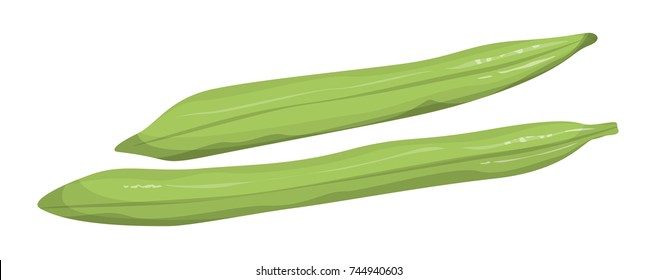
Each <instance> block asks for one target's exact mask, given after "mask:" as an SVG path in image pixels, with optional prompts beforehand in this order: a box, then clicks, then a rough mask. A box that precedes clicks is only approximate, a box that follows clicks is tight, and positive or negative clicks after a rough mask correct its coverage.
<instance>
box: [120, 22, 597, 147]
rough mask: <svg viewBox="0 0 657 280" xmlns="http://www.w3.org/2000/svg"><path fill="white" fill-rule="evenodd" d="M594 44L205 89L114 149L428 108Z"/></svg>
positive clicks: (250, 143) (485, 52)
mask: <svg viewBox="0 0 657 280" xmlns="http://www.w3.org/2000/svg"><path fill="white" fill-rule="evenodd" d="M595 40H596V36H595V35H593V34H590V33H587V34H579V35H572V36H565V37H557V38H549V39H538V40H526V41H515V42H505V43H497V44H491V45H486V46H481V47H477V48H473V49H469V50H465V51H461V52H458V53H454V54H450V55H447V56H443V57H439V58H434V59H429V60H424V61H419V62H414V63H408V64H400V65H392V66H385V67H376V68H369V69H361V70H352V71H344V72H335V73H328V74H319V75H310V76H303V77H294V78H286V79H278V80H271V81H263V82H255V83H248V84H242V85H234V86H228V87H223V88H218V89H213V90H209V91H205V92H201V93H199V94H196V95H193V96H191V97H189V98H187V99H185V100H183V101H181V102H180V103H178V104H176V105H174V106H173V107H172V108H170V109H169V110H168V111H166V112H165V113H164V114H163V115H162V116H160V117H159V118H158V119H157V120H156V121H155V122H154V123H152V124H151V125H150V126H148V127H147V128H146V129H144V130H143V131H142V132H140V133H138V134H136V135H134V136H132V137H130V138H129V139H127V140H125V141H124V142H123V143H121V144H120V145H118V146H117V147H116V150H117V151H120V152H128V153H135V154H142V155H146V156H150V157H156V158H160V159H166V160H184V159H191V158H198V157H204V156H208V155H213V154H218V153H224V152H229V151H234V150H239V149H245V148H249V147H254V146H259V145H265V144H269V143H274V142H280V141H285V140H290V139H295V138H300V137H306V136H310V135H316V134H321V133H327V132H331V131H337V130H343V129H348V128H353V127H358V126H364V125H369V124H374V123H379V122H385V121H390V120H394V119H399V118H405V117H409V116H413V115H418V114H423V113H427V112H432V111H436V110H440V109H444V108H448V107H451V106H455V105H459V104H463V103H466V102H469V101H472V100H475V99H478V98H482V97H484V96H488V95H491V94H493V93H496V92H499V91H501V90H504V89H507V88H509V87H512V86H515V85H517V84H520V83H522V82H524V81H527V80H529V79H531V78H533V77H536V76H538V75H540V74H542V73H544V72H546V71H548V70H549V69H551V68H553V67H555V66H556V65H558V64H559V63H561V62H563V61H565V60H566V59H567V58H568V57H570V56H571V55H573V54H574V53H576V52H577V51H579V50H580V49H582V48H584V47H586V46H588V45H590V44H592V43H593V42H595Z"/></svg>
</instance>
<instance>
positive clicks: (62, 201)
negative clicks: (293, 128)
mask: <svg viewBox="0 0 657 280" xmlns="http://www.w3.org/2000/svg"><path fill="white" fill-rule="evenodd" d="M616 132H617V128H616V124H615V123H606V124H599V125H582V124H578V123H572V122H546V123H535V124H525V125H519V126H512V127H504V128H497V129H492V130H486V131H481V132H474V133H468V134H462V135H454V136H446V137H436V138H425V139H413V140H402V141H395V142H387V143H380V144H375V145H370V146H365V147H361V148H356V149H353V150H348V151H344V152H340V153H336V154H332V155H327V156H322V157H317V158H311V159H305V160H298V161H292V162H284V163H273V164H262V165H251V166H235V167H219V168H207V169H196V170H149V169H118V170H109V171H104V172H100V173H96V174H93V175H90V176H87V177H84V178H81V179H79V180H76V181H74V182H72V183H69V184H67V185H65V186H63V187H60V188H58V189H56V190H54V191H53V192H51V193H49V194H48V195H46V196H45V197H44V198H43V199H41V201H40V202H39V207H41V208H42V209H44V210H46V211H48V212H50V213H53V214H55V215H59V216H62V217H66V218H71V219H76V220H81V221H89V222H97V223H107V224H125V225H183V224H192V223H199V222H205V221H211V220H219V219H225V218H231V217H237V216H242V215H249V214H255V213H261V212H267V211H274V210H280V209H287V208H294V207H301V206H308V205H314V204H321V203H327V202H334V201H340V200H347V199H353V198H359V197H365V196H372V195H378V194H385V193H391V192H398V191H404V190H411V189H417V188H423V187H429V186H437V185H444V184H450V183H457V182H466V181H473V180H482V179H489V178H498V177H505V176H511V175H516V174H522V173H526V172H530V171H533V170H537V169H540V168H543V167H545V166H548V165H550V164H552V163H555V162H557V161H559V160H561V159H563V158H565V157H566V156H568V155H570V154H571V153H573V152H575V151H576V150H577V149H579V148H580V147H581V146H583V145H584V144H585V143H586V142H588V141H590V140H592V139H595V138H598V137H601V136H605V135H611V134H615V133H616Z"/></svg>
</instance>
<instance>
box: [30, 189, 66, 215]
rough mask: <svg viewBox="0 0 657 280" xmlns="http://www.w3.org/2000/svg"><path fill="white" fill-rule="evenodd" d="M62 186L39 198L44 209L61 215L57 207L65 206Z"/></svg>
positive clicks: (39, 204) (40, 206) (40, 205)
mask: <svg viewBox="0 0 657 280" xmlns="http://www.w3.org/2000/svg"><path fill="white" fill-rule="evenodd" d="M62 193H63V190H62V188H58V189H56V190H54V191H52V192H50V193H48V194H47V195H46V196H44V197H43V198H41V200H39V203H38V204H37V205H38V206H39V208H41V209H42V210H44V211H46V212H49V213H51V214H54V215H57V216H61V215H60V214H59V213H58V211H57V209H59V208H62V207H64V206H65V205H64V202H63V200H62Z"/></svg>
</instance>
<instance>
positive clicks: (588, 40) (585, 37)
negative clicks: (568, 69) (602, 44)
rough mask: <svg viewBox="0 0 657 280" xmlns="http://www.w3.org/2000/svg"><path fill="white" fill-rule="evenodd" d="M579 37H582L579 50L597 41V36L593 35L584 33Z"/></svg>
mask: <svg viewBox="0 0 657 280" xmlns="http://www.w3.org/2000/svg"><path fill="white" fill-rule="evenodd" d="M581 36H582V39H581V41H582V43H581V44H580V45H581V48H585V47H587V46H590V45H592V44H593V43H595V41H597V40H598V36H596V35H595V34H593V33H584V34H581Z"/></svg>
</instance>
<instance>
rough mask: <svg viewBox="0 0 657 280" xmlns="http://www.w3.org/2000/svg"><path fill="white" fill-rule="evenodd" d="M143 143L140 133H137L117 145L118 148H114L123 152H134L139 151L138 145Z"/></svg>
mask: <svg viewBox="0 0 657 280" xmlns="http://www.w3.org/2000/svg"><path fill="white" fill-rule="evenodd" d="M142 144H144V142H143V141H141V139H140V138H139V135H138V134H135V135H133V136H132V137H130V138H128V139H126V140H125V141H123V142H121V144H119V145H117V146H116V148H114V150H115V151H117V152H121V153H131V154H134V153H136V151H137V147H138V146H139V145H142Z"/></svg>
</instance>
